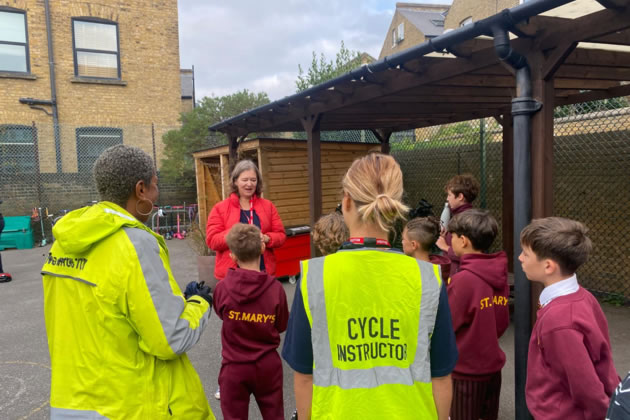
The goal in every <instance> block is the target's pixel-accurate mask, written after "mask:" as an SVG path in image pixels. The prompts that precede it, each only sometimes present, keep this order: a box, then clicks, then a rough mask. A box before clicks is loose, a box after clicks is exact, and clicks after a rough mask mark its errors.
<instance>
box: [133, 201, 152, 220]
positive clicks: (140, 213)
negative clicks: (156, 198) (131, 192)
mask: <svg viewBox="0 0 630 420" xmlns="http://www.w3.org/2000/svg"><path fill="white" fill-rule="evenodd" d="M141 201H148V202H149V204H151V207H149V208H150V209H151V210H149V212H148V213H143V212H141V211H140V210H139V209H138V203H139V202H141ZM152 211H153V201H151V200H149V199H148V198H145V199H140V200H138V201H136V212H137V213H138V214H139V215H141V216H149V215H150V214H151V212H152Z"/></svg>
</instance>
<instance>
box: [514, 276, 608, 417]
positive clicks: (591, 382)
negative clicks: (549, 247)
mask: <svg viewBox="0 0 630 420" xmlns="http://www.w3.org/2000/svg"><path fill="white" fill-rule="evenodd" d="M619 381H620V378H619V375H617V371H616V370H615V366H614V364H613V360H612V352H611V349H610V339H609V338H608V323H607V322H606V317H605V316H604V313H603V312H602V309H601V308H600V306H599V303H598V302H597V300H596V299H595V298H594V297H593V295H591V294H590V293H589V292H588V291H586V290H584V289H583V288H581V287H580V288H579V290H578V291H577V292H575V293H571V294H569V295H565V296H560V297H558V298H556V299H554V300H552V301H551V302H550V303H549V304H547V305H546V306H545V307H544V308H542V309H540V310H539V311H538V320H537V321H536V324H535V325H534V330H533V331H532V338H531V339H530V341H529V356H528V358H527V385H526V388H525V396H526V398H527V407H528V408H529V411H530V412H531V413H532V415H533V416H534V418H535V419H536V420H541V419H542V420H544V419H567V420H568V419H571V420H591V419H592V420H602V419H604V418H605V417H606V410H607V408H608V402H609V400H610V396H611V395H612V393H613V392H614V390H615V387H616V386H617V384H619Z"/></svg>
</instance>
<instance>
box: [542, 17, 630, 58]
mask: <svg viewBox="0 0 630 420" xmlns="http://www.w3.org/2000/svg"><path fill="white" fill-rule="evenodd" d="M627 28H630V9H626V10H623V11H615V10H611V9H604V10H600V11H599V12H595V13H591V14H588V15H584V16H582V17H579V18H576V19H566V21H565V22H563V23H561V24H558V25H556V27H555V28H553V30H552V31H550V32H549V33H548V34H547V35H546V36H543V37H542V38H541V39H538V40H537V41H536V43H535V44H536V45H535V47H534V50H537V49H540V50H546V49H548V48H553V47H555V46H556V45H560V44H562V43H565V42H580V41H588V40H589V39H594V38H599V37H602V36H605V35H609V34H612V33H615V32H618V31H623V30H624V29H627Z"/></svg>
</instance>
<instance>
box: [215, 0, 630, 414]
mask: <svg viewBox="0 0 630 420" xmlns="http://www.w3.org/2000/svg"><path fill="white" fill-rule="evenodd" d="M578 2H581V3H582V4H584V3H587V4H588V5H589V6H593V5H595V6H597V9H599V10H596V11H593V12H589V13H587V14H584V15H581V16H578V17H575V18H561V17H552V16H542V15H540V14H541V13H543V12H548V11H550V10H551V9H553V8H555V7H558V6H563V5H567V4H569V3H574V2H573V1H572V0H530V1H527V2H523V3H522V4H520V5H519V6H516V7H514V8H512V9H510V10H504V11H503V12H501V13H499V14H497V15H494V16H490V17H488V18H486V19H483V20H481V21H478V22H475V23H474V24H472V25H468V26H466V27H462V28H459V29H457V30H455V31H451V32H448V33H445V34H443V35H441V36H438V37H436V38H434V39H431V40H429V41H427V42H425V43H423V44H421V45H418V46H416V47H412V48H410V49H408V50H405V51H403V52H400V53H397V54H394V55H392V56H391V57H385V58H384V59H382V60H380V61H378V62H376V63H372V64H368V65H366V66H363V67H361V68H358V69H356V70H353V71H352V72H350V73H348V74H346V75H344V76H340V77H338V78H336V79H334V80H331V81H328V82H325V83H322V84H321V85H318V86H315V87H313V88H310V89H308V90H306V91H304V92H301V93H298V94H295V95H293V96H290V97H287V98H284V99H281V100H278V101H276V102H273V103H271V104H269V105H265V106H262V107H259V108H256V109H254V110H251V111H249V112H245V113H243V114H241V115H238V116H235V117H233V118H230V119H228V120H225V121H223V122H221V123H218V124H215V125H214V126H212V127H210V130H214V131H221V132H223V133H225V134H226V135H227V136H228V139H229V153H230V157H232V158H235V157H236V150H237V147H238V140H239V139H242V138H245V136H246V135H247V134H249V133H252V132H273V131H306V133H307V136H308V142H307V144H308V146H307V153H308V168H309V196H310V216H311V223H314V222H315V220H317V218H318V217H319V216H320V214H321V209H322V186H321V181H320V179H321V168H322V161H321V149H320V145H321V143H320V131H327V130H352V129H370V130H372V131H373V132H374V134H375V135H376V136H377V138H379V140H380V141H381V143H382V151H383V152H388V151H389V137H390V135H391V133H392V132H394V131H400V130H408V129H414V128H419V127H427V126H433V125H441V124H447V123H453V122H457V121H466V120H472V119H478V118H482V117H495V118H496V119H497V121H499V122H500V123H501V124H502V125H503V136H504V137H503V177H504V179H503V181H504V182H503V233H504V236H503V244H504V248H505V250H506V251H507V252H508V254H509V255H511V257H512V259H513V260H514V259H515V257H516V255H515V252H514V238H515V237H516V238H518V233H519V232H520V229H522V228H523V227H524V225H525V224H526V223H527V222H528V221H529V220H530V219H531V218H539V217H546V216H551V215H552V212H553V178H552V171H553V134H554V131H553V117H554V107H555V106H558V105H568V104H575V103H581V102H587V101H592V100H597V99H605V98H612V97H618V96H627V95H630V83H629V82H630V48H629V46H630V0H591V1H590V2H588V1H581V0H578V1H576V2H575V3H574V4H577V3H578ZM591 9H593V8H592V7H591V8H590V9H589V10H591ZM578 14H579V13H578ZM506 30H507V31H509V32H510V33H511V34H512V39H511V42H510V44H511V48H512V49H513V50H514V51H516V53H517V54H516V55H512V54H511V52H510V51H509V47H508V48H507V49H506V48H505V47H506V45H505V44H503V40H505V39H506V36H505V31H506ZM489 35H493V36H495V38H493V39H489V38H488V37H487V36H489ZM482 36H485V37H482ZM495 40H496V44H497V46H498V48H499V49H500V50H501V51H502V53H503V54H505V55H504V58H506V56H507V58H506V61H507V62H512V63H513V64H514V61H513V60H511V57H516V58H518V60H521V62H520V63H519V64H520V67H519V66H517V68H519V69H520V70H518V72H516V71H515V70H513V68H512V66H509V65H507V64H504V63H503V62H502V61H500V60H499V58H498V54H497V51H496V50H495ZM436 52H437V53H443V52H444V53H447V54H445V55H442V56H440V54H438V56H435V55H436V54H435V53H436ZM429 54H430V56H429ZM519 56H520V57H519ZM523 59H524V60H526V62H527V65H526V66H522V64H523V63H522V60H523ZM523 69H525V70H527V72H526V73H527V77H526V79H527V80H526V82H524V77H523V75H524V72H523V71H522V70H523ZM517 75H518V76H519V77H516V76H517ZM517 80H518V81H519V83H518V88H517ZM517 89H518V90H519V91H518V92H517ZM530 91H531V94H530ZM530 96H531V97H533V100H532V98H530ZM514 98H517V99H518V100H517V101H516V102H515V103H514V107H512V100H513V99H514ZM523 105H525V107H523ZM528 107H529V108H528ZM526 108H528V109H526ZM512 109H514V115H512V113H511V112H512V111H511V110H512ZM525 114H527V115H525ZM529 115H532V116H531V121H530V117H529ZM523 116H525V119H523ZM513 122H514V123H515V124H514V127H515V128H514V129H513V128H512V127H513V126H512V124H513ZM516 123H518V124H516ZM530 128H531V133H530ZM514 133H515V134H514ZM513 134H514V136H513ZM530 134H531V135H530ZM516 135H518V136H519V139H518V141H515V140H514V137H516ZM530 139H531V143H530ZM530 165H531V171H530ZM517 187H518V188H517ZM515 192H518V195H519V198H520V199H521V200H520V201H519V200H516V201H518V203H517V204H516V205H515V199H514V194H515ZM530 200H531V201H530ZM530 202H531V206H530ZM524 207H526V209H525V210H524V209H523V208H524ZM515 215H517V216H518V217H516V216H515ZM525 219H527V220H526V222H525V223H523V220H525ZM515 232H516V234H515ZM518 245H519V244H518V242H517V243H516V246H518ZM514 274H515V276H514V277H515V298H516V302H515V312H514V319H515V334H514V337H515V388H516V401H515V407H516V418H517V419H518V420H520V419H526V418H529V417H528V414H527V413H528V412H527V406H526V402H525V396H524V390H525V380H526V368H527V364H526V360H527V348H528V341H529V334H530V331H531V325H532V320H533V319H535V314H536V304H537V303H538V295H539V294H540V288H538V287H536V286H534V287H532V288H531V290H530V285H529V282H528V281H527V279H526V278H525V275H524V273H523V272H522V270H521V269H520V266H519V264H518V262H516V263H515V264H514ZM528 307H529V309H528ZM530 309H531V310H530Z"/></svg>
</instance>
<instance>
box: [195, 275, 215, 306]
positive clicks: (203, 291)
mask: <svg viewBox="0 0 630 420" xmlns="http://www.w3.org/2000/svg"><path fill="white" fill-rule="evenodd" d="M197 296H200V297H202V298H204V299H205V300H206V302H208V305H210V306H212V288H211V287H210V286H208V285H206V283H205V282H203V281H202V282H201V283H199V284H198V285H197Z"/></svg>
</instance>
